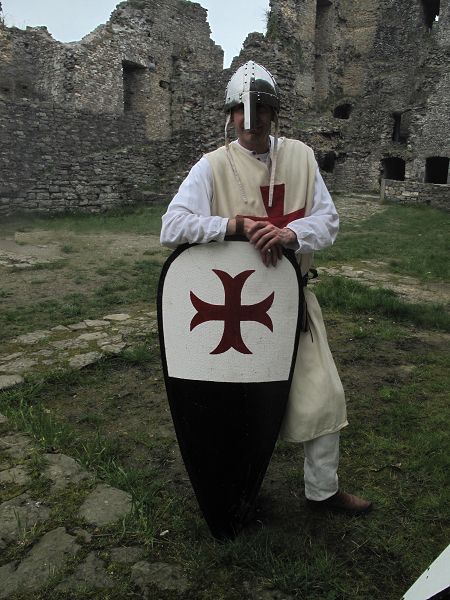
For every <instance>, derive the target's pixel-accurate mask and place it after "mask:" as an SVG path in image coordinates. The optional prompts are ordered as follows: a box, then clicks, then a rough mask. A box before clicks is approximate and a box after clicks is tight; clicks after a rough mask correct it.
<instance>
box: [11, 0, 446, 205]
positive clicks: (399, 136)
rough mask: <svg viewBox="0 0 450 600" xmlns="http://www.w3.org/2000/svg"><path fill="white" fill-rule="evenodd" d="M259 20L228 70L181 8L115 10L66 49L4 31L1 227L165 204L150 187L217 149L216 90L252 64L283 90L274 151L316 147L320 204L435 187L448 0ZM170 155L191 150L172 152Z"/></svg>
mask: <svg viewBox="0 0 450 600" xmlns="http://www.w3.org/2000/svg"><path fill="white" fill-rule="evenodd" d="M430 6H433V7H434V9H433V10H437V11H439V19H438V20H433V18H430V16H429V14H428V16H427V11H429V8H430ZM270 8H271V11H270V14H269V15H268V23H267V33H266V35H263V34H260V33H251V34H249V36H248V37H247V39H246V40H245V42H244V46H243V49H242V51H241V53H240V54H239V56H238V57H236V58H235V59H234V61H233V63H232V66H231V69H229V70H228V69H227V70H223V69H222V62H223V52H222V50H221V48H220V47H218V46H216V45H215V44H214V42H213V41H212V40H211V39H210V37H209V35H210V29H209V25H208V23H207V20H206V10H205V9H203V8H202V7H201V6H200V5H198V4H196V3H194V2H189V1H188V0H128V1H127V2H122V3H121V4H119V5H118V6H117V8H116V10H115V11H114V12H113V13H112V15H111V18H110V20H109V21H108V22H107V23H106V24H105V25H101V26H99V27H98V28H97V29H96V30H95V31H93V32H92V33H91V34H89V35H88V36H86V37H85V38H84V39H83V40H81V41H80V42H75V43H71V44H61V43H59V42H56V41H55V40H53V38H52V37H51V35H50V34H49V33H48V31H47V30H46V29H45V27H40V28H31V29H30V28H28V29H27V30H26V31H21V30H18V29H16V28H11V29H8V28H6V27H4V26H0V135H1V136H2V138H1V139H2V147H1V149H0V199H2V201H1V204H0V214H1V213H2V211H3V214H5V213H6V212H7V213H11V212H13V211H14V210H15V207H16V208H17V209H19V208H20V210H31V209H33V208H34V209H36V208H37V209H39V210H51V209H52V206H54V207H55V209H57V210H62V209H63V208H64V207H66V208H69V209H71V210H72V209H76V206H77V204H78V205H79V207H80V208H82V209H83V210H100V209H102V208H106V207H107V206H109V205H111V204H113V203H116V202H120V203H122V202H130V201H133V198H135V199H136V195H133V194H136V186H138V185H141V184H142V185H144V186H150V188H152V187H153V188H156V187H159V189H161V185H160V181H158V179H157V178H161V177H162V176H163V175H164V173H178V174H179V173H184V172H185V171H186V169H187V168H188V167H189V165H190V161H191V159H192V158H195V157H198V156H200V155H201V153H202V152H204V151H207V150H209V149H214V148H215V147H217V146H218V145H219V144H221V143H222V138H223V133H222V131H223V125H224V120H225V118H224V115H223V112H222V103H223V96H224V89H225V86H226V83H227V80H228V79H229V77H230V75H231V73H232V72H233V71H234V70H235V69H236V68H237V67H238V66H239V65H241V64H243V63H244V62H245V61H247V60H250V59H252V60H256V61H257V62H259V63H261V64H263V65H265V66H266V67H267V68H268V69H269V70H270V71H271V72H272V73H273V74H274V76H275V77H276V79H277V81H278V83H279V86H280V89H281V96H282V97H281V102H282V110H281V113H280V124H281V133H282V135H287V136H291V137H295V138H299V139H302V140H303V141H305V142H306V143H308V144H309V145H311V146H312V147H313V149H314V151H315V153H316V157H317V159H318V163H319V167H320V168H321V171H322V174H323V176H324V178H325V180H326V182H327V184H328V186H329V187H330V188H331V189H339V190H340V191H346V190H365V191H371V192H373V191H379V189H380V185H381V182H382V181H383V180H384V179H398V180H402V179H404V180H405V182H419V183H423V182H424V181H425V180H426V181H430V178H429V172H428V173H427V171H426V165H427V164H428V163H429V159H431V161H438V162H439V161H441V162H442V164H443V165H444V167H443V168H445V164H446V163H445V161H446V160H447V158H448V157H450V103H449V102H448V98H449V97H450V75H449V73H450V69H449V61H450V0H440V2H439V3H438V4H436V3H434V4H433V3H431V5H430V3H429V2H428V0H411V1H410V2H407V3H406V2H398V1H396V0H361V1H360V2H357V3H356V2H353V1H352V0H270ZM433 16H434V15H432V17H433ZM2 99H3V100H2ZM180 140H190V141H191V144H192V147H191V148H189V147H188V146H187V145H183V144H181V146H177V147H176V148H175V146H176V145H178V144H179V143H180ZM166 142H167V143H166ZM158 145H160V148H161V151H158ZM122 150H123V152H124V153H125V155H126V160H125V161H124V164H126V165H127V170H126V173H122V170H121V167H117V164H118V162H119V163H120V161H119V160H118V158H117V157H118V156H119V155H120V152H121V151H122ZM143 155H145V161H147V163H148V165H147V176H146V175H145V174H144V175H142V165H143V164H144V163H145V161H144V159H143V158H142V156H143ZM160 157H161V158H160ZM108 160H109V161H110V164H111V168H109V167H107V166H106V165H107V163H108ZM161 161H162V162H161ZM99 163H100V165H102V166H98V164H99ZM153 163H155V164H153ZM94 164H96V165H97V167H96V168H97V170H99V174H96V173H95V172H93V170H92V168H91V167H90V165H94ZM162 165H164V166H163V167H162ZM67 169H69V172H70V174H71V177H70V178H69V181H71V182H72V184H73V186H75V188H74V189H69V188H70V185H72V184H70V185H69V187H67V184H66V183H65V182H66V181H67V178H66V171H67ZM117 169H118V170H117ZM117 173H121V175H120V176H118V175H117ZM106 175H107V176H108V177H109V178H110V180H109V183H108V181H107V178H106ZM122 175H123V176H122ZM152 178H153V179H152ZM155 178H156V179H155ZM439 178H440V179H445V173H444V174H440V175H439ZM447 179H448V174H447ZM133 181H135V183H134V184H133ZM164 181H165V185H166V184H167V185H168V186H169V188H171V187H173V186H171V184H170V182H169V181H168V178H167V177H166V178H165V179H164ZM136 182H137V183H136ZM139 182H140V183H139ZM46 185H47V186H49V187H50V186H51V188H52V190H53V191H50V189H49V190H48V194H49V195H48V197H47V196H45V197H44V195H45V194H46V190H45V186H46ZM427 185H428V184H427ZM430 185H432V184H430ZM82 188H83V189H84V190H85V194H86V196H85V197H83V194H84V192H83V193H82V192H81V189H82ZM99 189H101V191H100V192H99ZM61 190H62V191H61ZM133 190H134V191H133ZM447 191H448V190H447V188H445V189H444V190H443V193H444V194H445V193H447ZM37 194H40V196H39V202H38V196H37ZM58 194H62V198H61V197H58ZM114 194H117V195H114ZM83 198H84V199H83ZM53 203H54V204H53ZM1 206H3V209H2V208H1Z"/></svg>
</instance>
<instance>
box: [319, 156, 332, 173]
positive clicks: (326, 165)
mask: <svg viewBox="0 0 450 600" xmlns="http://www.w3.org/2000/svg"><path fill="white" fill-rule="evenodd" d="M317 163H318V165H319V168H320V169H322V171H325V172H326V173H332V172H333V171H334V166H335V164H336V152H333V151H330V152H320V153H318V155H317Z"/></svg>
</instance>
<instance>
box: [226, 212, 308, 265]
mask: <svg viewBox="0 0 450 600" xmlns="http://www.w3.org/2000/svg"><path fill="white" fill-rule="evenodd" d="M242 221H243V222H242V227H243V233H244V235H245V236H246V237H247V238H248V240H249V242H250V243H251V244H253V245H254V246H255V248H256V250H259V253H260V254H261V259H262V261H263V263H264V264H265V265H266V267H269V266H270V265H272V266H273V267H275V265H276V264H277V262H278V261H279V260H281V258H282V257H283V248H287V247H288V246H289V245H290V244H292V243H294V242H296V241H297V236H296V235H295V233H294V232H293V231H292V229H289V228H288V227H284V228H283V229H280V228H279V227H276V226H275V225H272V224H271V223H268V222H267V221H253V220H252V219H248V218H247V217H243V218H242ZM235 231H236V219H230V220H229V224H228V227H227V233H229V234H234V233H235Z"/></svg>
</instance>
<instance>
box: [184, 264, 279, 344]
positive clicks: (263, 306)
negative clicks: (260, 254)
mask: <svg viewBox="0 0 450 600" xmlns="http://www.w3.org/2000/svg"><path fill="white" fill-rule="evenodd" d="M212 271H213V273H215V274H216V275H217V277H218V278H219V279H220V281H221V282H222V285H223V288H224V292H225V302H224V304H210V303H209V302H204V301H203V300H201V299H200V298H198V296H196V295H195V294H194V293H193V292H192V291H191V293H190V296H191V302H192V304H193V306H194V308H195V309H196V310H197V313H196V314H195V315H194V317H193V318H192V321H191V325H190V330H191V331H192V330H193V329H195V327H197V325H200V324H201V323H205V322H207V321H223V324H224V327H223V334H222V339H221V340H220V342H219V344H218V346H217V347H216V348H215V349H214V350H212V351H211V352H210V354H222V353H223V352H226V351H227V350H229V349H230V348H234V349H235V350H237V351H238V352H241V353H242V354H252V352H251V350H249V349H248V348H247V346H246V345H245V342H244V340H243V339H242V334H241V322H242V321H255V322H256V323H261V324H262V325H265V326H266V327H267V328H268V329H270V331H273V324H272V319H271V318H270V316H269V315H268V314H267V311H268V310H269V308H270V307H271V306H272V303H273V299H274V297H275V292H272V293H271V294H270V295H269V296H267V298H266V299H265V300H262V301H261V302H257V303H256V304H242V303H241V294H242V288H243V287H244V284H245V282H246V281H247V279H248V278H249V277H250V275H251V274H252V273H254V272H255V271H254V270H248V271H242V272H241V273H239V274H238V275H236V276H235V277H232V276H231V275H230V274H229V273H226V272H225V271H220V270H219V269H212Z"/></svg>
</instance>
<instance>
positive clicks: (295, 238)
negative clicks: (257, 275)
mask: <svg viewBox="0 0 450 600" xmlns="http://www.w3.org/2000/svg"><path fill="white" fill-rule="evenodd" d="M224 108H225V112H226V125H225V145H224V146H223V147H221V148H219V149H218V150H215V151H214V152H210V153H209V154H206V155H204V156H203V157H202V158H201V159H200V160H199V161H198V162H197V163H196V164H195V165H194V166H193V168H192V169H191V171H190V173H189V174H188V176H187V178H186V179H185V180H184V181H183V183H182V184H181V186H180V189H179V191H178V193H177V194H176V196H175V197H174V198H173V200H172V202H171V203H170V205H169V207H168V210H167V212H166V214H165V215H164V216H163V219H162V220H163V225H162V230H161V243H162V244H164V245H165V246H168V247H169V248H175V247H177V246H179V245H180V244H184V243H191V244H192V243H207V242H211V241H216V242H222V241H223V240H224V239H225V236H226V235H234V234H240V235H245V236H246V237H247V238H248V240H249V242H250V243H251V244H253V245H254V247H255V249H256V250H257V251H258V252H259V253H260V256H261V259H262V261H263V262H264V264H265V265H266V266H267V268H276V265H277V262H278V261H279V260H281V259H282V248H288V249H292V250H293V251H294V252H295V254H296V257H297V260H298V262H299V265H300V270H301V273H302V276H303V282H304V286H305V288H304V296H305V302H306V311H305V312H306V320H305V326H304V329H305V331H302V333H301V334H300V341H299V347H298V352H297V359H296V364H295V369H294V375H293V379H292V385H291V389H290V395H289V401H288V406H287V410H286V414H285V417H284V421H283V424H282V428H281V433H280V435H281V437H282V439H284V440H286V441H290V442H303V445H304V453H305V461H304V480H305V496H306V499H307V503H308V504H309V505H310V506H311V507H312V508H315V509H319V510H326V511H332V512H344V513H347V514H350V515H358V514H364V513H367V512H368V511H369V510H370V509H371V508H372V503H371V502H369V501H367V500H364V499H362V498H359V497H357V496H354V495H352V494H349V493H347V492H344V491H342V490H341V489H339V486H338V475H337V470H338V463H339V432H340V430H341V429H342V428H343V427H345V426H346V425H347V424H348V423H347V416H346V408H345V397H344V390H343V388H342V384H341V381H340V378H339V375H338V372H337V370H336V366H335V364H334V361H333V358H332V355H331V352H330V349H329V347H328V341H327V336H326V332H325V326H324V323H323V319H322V313H321V310H320V307H319V304H318V302H317V299H316V297H315V295H314V294H313V293H312V292H311V291H310V290H309V289H306V283H307V279H308V273H309V272H310V269H311V267H312V260H313V253H314V252H315V251H317V250H321V249H322V248H326V247H327V246H330V245H331V244H333V242H334V240H335V238H336V235H337V232H338V228H339V217H338V215H337V212H336V209H335V206H334V204H333V201H332V199H331V196H330V194H329V192H328V190H327V188H326V186H325V183H324V181H323V179H322V177H321V175H320V172H319V168H318V166H317V162H316V160H315V158H314V153H313V151H312V149H311V148H309V147H308V146H306V145H305V144H303V143H302V142H300V141H298V140H292V139H287V138H282V137H279V136H278V113H279V110H280V98H279V89H278V86H277V84H276V82H275V79H274V78H273V76H272V75H271V74H270V73H269V72H268V71H267V70H266V69H265V68H264V67H262V66H260V65H258V64H257V63H255V62H253V61H249V62H247V63H245V64H244V65H243V66H241V67H240V68H239V69H238V70H237V71H236V72H235V73H234V75H233V76H232V77H231V79H230V81H229V83H228V86H227V89H226V97H225V106H224ZM272 122H274V135H273V136H272V135H271V134H270V133H271V128H272ZM230 124H233V125H234V129H235V132H236V134H237V140H235V141H233V142H231V143H229V141H228V128H229V125H230ZM274 350H275V351H276V349H274Z"/></svg>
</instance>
